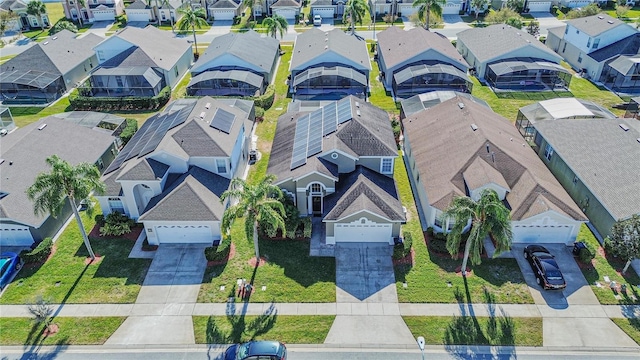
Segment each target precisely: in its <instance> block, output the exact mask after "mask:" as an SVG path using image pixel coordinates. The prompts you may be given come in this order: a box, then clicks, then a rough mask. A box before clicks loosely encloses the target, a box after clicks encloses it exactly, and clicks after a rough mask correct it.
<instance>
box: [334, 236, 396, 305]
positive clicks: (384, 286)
mask: <svg viewBox="0 0 640 360" xmlns="http://www.w3.org/2000/svg"><path fill="white" fill-rule="evenodd" d="M391 253H392V248H391V246H389V245H387V244H378V243H342V244H340V243H338V244H336V248H335V257H336V286H337V288H336V301H337V302H338V303H340V302H343V303H344V302H360V301H364V302H385V303H389V302H398V293H397V292H396V284H395V283H396V278H395V274H394V272H393V263H392V261H391Z"/></svg>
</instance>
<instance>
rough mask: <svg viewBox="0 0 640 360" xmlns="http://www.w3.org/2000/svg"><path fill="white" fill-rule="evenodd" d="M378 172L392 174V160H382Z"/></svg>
mask: <svg viewBox="0 0 640 360" xmlns="http://www.w3.org/2000/svg"><path fill="white" fill-rule="evenodd" d="M380 172H381V173H383V174H391V173H393V159H392V158H384V159H382V162H381V163H380Z"/></svg>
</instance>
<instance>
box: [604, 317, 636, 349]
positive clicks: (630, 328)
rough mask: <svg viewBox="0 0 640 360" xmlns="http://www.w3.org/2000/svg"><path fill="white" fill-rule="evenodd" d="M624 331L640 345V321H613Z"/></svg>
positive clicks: (632, 319)
mask: <svg viewBox="0 0 640 360" xmlns="http://www.w3.org/2000/svg"><path fill="white" fill-rule="evenodd" d="M611 320H612V321H613V322H614V323H615V324H616V325H618V327H619V328H620V329H622V331H624V332H625V333H627V335H629V337H630V338H632V339H633V341H635V342H636V343H638V345H640V319H638V318H631V319H611Z"/></svg>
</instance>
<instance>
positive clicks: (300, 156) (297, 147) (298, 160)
mask: <svg viewBox="0 0 640 360" xmlns="http://www.w3.org/2000/svg"><path fill="white" fill-rule="evenodd" d="M308 136H309V115H304V116H302V117H300V118H298V121H297V123H296V133H295V135H294V138H293V153H292V156H291V169H292V170H293V169H295V168H297V167H298V166H301V165H304V164H306V163H307V140H308Z"/></svg>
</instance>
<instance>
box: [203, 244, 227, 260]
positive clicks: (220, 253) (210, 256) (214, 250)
mask: <svg viewBox="0 0 640 360" xmlns="http://www.w3.org/2000/svg"><path fill="white" fill-rule="evenodd" d="M230 250H231V241H222V243H221V244H220V245H218V246H209V247H206V248H205V249H204V257H205V258H206V259H207V261H222V260H224V259H226V258H227V256H229V251H230Z"/></svg>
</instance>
